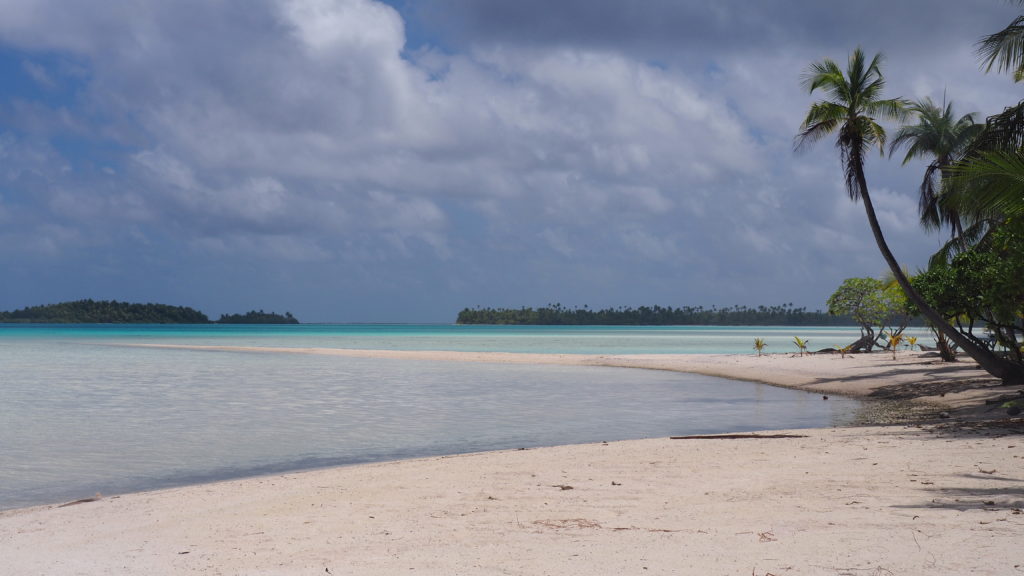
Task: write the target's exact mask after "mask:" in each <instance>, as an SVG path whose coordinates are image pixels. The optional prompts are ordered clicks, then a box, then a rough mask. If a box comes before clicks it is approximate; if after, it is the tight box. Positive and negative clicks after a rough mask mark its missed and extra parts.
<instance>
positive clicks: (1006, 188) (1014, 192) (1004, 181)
mask: <svg viewBox="0 0 1024 576" xmlns="http://www.w3.org/2000/svg"><path fill="white" fill-rule="evenodd" d="M949 170H950V172H951V174H952V175H953V176H952V178H951V184H952V187H951V189H952V190H954V194H951V195H950V198H949V199H948V200H947V202H949V203H950V204H951V205H953V206H955V207H956V208H957V209H958V210H959V211H960V212H964V213H971V214H974V215H980V216H982V217H986V216H991V217H999V216H1003V217H1007V218H1014V217H1020V216H1024V155H1022V154H1021V152H1020V151H989V152H979V153H978V154H977V155H976V156H971V157H970V158H967V159H966V160H964V161H962V162H960V163H959V164H957V165H956V166H953V167H951V168H950V169H949Z"/></svg>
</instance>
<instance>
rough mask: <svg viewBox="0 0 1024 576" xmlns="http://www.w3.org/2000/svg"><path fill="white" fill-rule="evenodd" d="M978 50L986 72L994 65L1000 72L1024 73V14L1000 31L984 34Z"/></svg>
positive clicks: (1015, 74) (1017, 75)
mask: <svg viewBox="0 0 1024 576" xmlns="http://www.w3.org/2000/svg"><path fill="white" fill-rule="evenodd" d="M977 51H978V55H979V56H980V57H981V65H982V67H983V68H984V69H985V71H986V72H991V71H992V68H993V67H994V68H995V69H996V71H998V72H1011V73H1013V74H1014V78H1015V79H1016V78H1018V77H1019V76H1020V75H1021V74H1022V73H1024V15H1022V16H1018V17H1017V18H1015V19H1014V20H1013V22H1011V23H1010V25H1009V26H1007V27H1006V28H1004V29H1002V30H1000V31H999V32H996V33H994V34H989V35H988V36H984V37H983V38H982V39H981V40H979V41H978V45H977Z"/></svg>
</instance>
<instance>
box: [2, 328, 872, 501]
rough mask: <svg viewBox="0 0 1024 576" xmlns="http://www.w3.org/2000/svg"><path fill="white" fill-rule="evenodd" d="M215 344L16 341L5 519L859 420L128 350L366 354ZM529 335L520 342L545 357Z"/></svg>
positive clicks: (124, 339)
mask: <svg viewBox="0 0 1024 576" xmlns="http://www.w3.org/2000/svg"><path fill="white" fill-rule="evenodd" d="M204 328H206V327H195V328H193V329H192V331H191V332H189V331H184V330H178V331H174V330H171V331H170V332H173V334H172V335H170V336H169V335H168V333H167V331H162V330H160V329H138V333H136V334H132V333H131V330H127V331H126V330H124V329H123V327H116V328H114V327H108V328H107V329H106V330H107V331H106V332H103V330H104V329H103V328H100V329H97V328H90V329H81V330H77V331H76V328H73V327H65V328H60V327H52V328H49V329H38V328H29V329H27V330H25V329H19V328H17V327H15V328H12V327H2V328H0V438H3V442H2V444H0V509H7V508H13V507H19V506H27V505H33V504H42V503H50V502H58V501H65V500H73V499H78V498H84V497H88V496H91V495H93V494H94V493H96V492H100V493H102V494H105V495H110V494H116V493H123V492H128V491H137V490H146V489H153V488H160V487H169V486H176V485H182V484H190V483H195V482H201V481H209V480H219V479H227V478H235V477H242V476H249V475H254V474H263V473H271V472H282V471H290V470H300V469H308V468H314V467H321V466H330V465H341V464H353V463H359V462H369V461H380V460H392V459H400V458H407V457H417V456H428V455H437V454H448V453H463V452H473V451H481V450H494V449H509V448H519V447H534V446H543V445H554V444H571V443H583V442H598V441H603V440H608V441H614V440H622V439H630V438H643V437H663V436H669V435H681V434H699V433H714V432H731V431H743V430H759V429H772V428H800V427H820V426H830V425H836V424H844V423H848V422H850V421H851V420H853V419H854V417H855V414H856V411H857V409H858V407H859V406H860V403H859V402H858V401H854V400H850V399H842V398H835V397H833V399H831V400H830V401H828V402H823V401H822V400H821V397H820V396H819V395H815V394H807V393H803V392H798V391H793V390H785V389H780V388H775V387H771V386H766V385H762V384H753V383H745V382H735V381H730V380H724V379H719V378H710V377H705V376H699V375H688V374H678V373H670V372H661V371H646V370H631V369H621V368H604V367H569V366H529V365H500V364H476V363H458V362H426V361H413V360H378V359H362V358H345V357H338V356H317V355H297V354H281V353H263V352H255V353H253V352H249V353H246V352H232V351H219V350H179V349H174V350H169V349H152V348H138V347H129V346H121V345H119V344H122V343H134V342H139V341H144V342H149V343H153V342H157V341H159V342H164V341H167V340H173V341H174V342H175V343H179V344H182V343H189V344H197V345H202V344H209V343H211V341H215V343H217V344H222V345H236V346H247V345H253V344H254V342H259V343H262V345H265V346H282V345H285V346H287V345H289V344H290V345H292V346H296V347H302V346H311V345H313V346H321V347H330V345H331V344H334V345H337V343H338V342H340V341H346V342H347V341H349V340H347V339H353V338H357V336H353V335H352V334H345V335H342V336H338V335H336V334H335V335H334V336H327V337H322V338H319V339H318V336H317V335H316V334H310V333H309V331H306V332H302V331H293V332H289V331H287V330H285V331H280V330H275V329H269V330H263V329H259V328H257V329H252V328H250V329H248V330H242V329H236V330H231V331H224V330H221V331H218V330H216V329H214V330H204ZM98 332H103V334H102V335H99V336H98V335H97V333H98ZM495 332H501V331H500V330H497V331H495ZM512 332H515V331H514V330H513V331H512ZM541 332H543V331H541ZM587 332H595V331H592V330H591V331H587ZM596 332H598V333H600V335H599V336H598V337H599V338H605V339H608V338H611V336H610V335H609V334H608V333H607V332H606V331H603V330H597V331H596ZM655 332H657V331H655ZM19 333H20V335H19ZM524 333H525V331H524V332H519V333H515V334H514V336H515V338H519V339H520V340H523V339H526V338H533V339H534V343H532V344H529V346H531V347H532V346H538V345H540V344H538V343H537V342H536V340H537V338H538V337H537V336H526V335H524ZM154 334H155V335H154ZM422 334H423V332H422V331H420V332H419V333H418V334H416V335H413V336H409V335H408V333H405V334H404V335H395V336H391V337H390V340H389V337H387V336H385V335H383V334H382V332H381V331H378V332H375V333H374V334H373V335H372V336H370V337H369V338H368V339H367V340H369V341H370V343H366V342H364V345H363V346H347V347H361V348H382V347H383V348H391V349H395V347H396V346H402V345H405V346H408V345H409V344H408V340H409V339H412V341H414V342H416V341H418V342H420V343H421V344H422V343H424V342H426V340H417V338H423V336H422ZM460 334H465V333H460ZM289 335H291V336H292V337H289ZM638 335H639V336H641V337H643V338H648V337H649V338H652V339H654V340H657V339H658V338H660V337H664V335H663V334H654V335H650V334H647V335H644V334H638ZM332 338H334V339H332ZM402 338H405V339H406V341H405V342H403V341H402ZM457 338H464V340H463V344H464V345H465V344H467V343H468V340H465V338H466V337H465V336H457ZM482 338H483V339H484V340H486V339H488V338H491V339H492V340H495V339H496V340H501V339H502V338H506V340H505V342H506V343H504V344H501V345H502V346H504V347H503V348H501V351H520V350H514V349H513V350H509V349H508V348H509V347H508V344H507V338H508V335H507V334H506V335H504V336H503V335H501V334H497V335H495V334H494V333H493V332H488V335H486V336H482ZM539 338H540V340H542V341H543V340H544V338H548V339H549V342H550V341H551V340H550V338H551V336H550V334H548V335H547V336H545V335H543V334H542V335H541V336H540V337H539ZM557 338H561V339H563V340H565V341H566V342H570V341H571V340H572V338H571V335H570V336H566V335H565V334H564V331H563V333H562V334H561V335H558V336H557ZM618 339H619V341H620V342H621V341H622V340H624V339H628V338H623V335H622V334H619V336H618ZM582 340H585V339H581V341H582ZM646 341H647V342H649V341H650V340H646ZM299 342H301V343H299ZM380 342H384V343H386V344H389V346H379V345H378V343H380ZM449 344H451V342H450V341H443V342H442V343H441V346H442V347H441V348H438V349H453V348H455V347H454V346H449ZM482 345H483V346H494V344H493V343H487V342H484V344H482ZM590 345H591V344H585V345H581V348H583V347H589V346H590ZM645 345H646V344H645ZM476 346H481V344H477V345H476ZM620 346H622V345H621V344H620ZM337 347H341V346H337ZM625 347H626V348H629V347H630V346H629V345H626V346H625ZM606 348H607V347H606ZM399 349H401V348H399ZM405 349H409V348H405ZM413 349H417V348H413ZM418 349H423V348H418ZM456 349H457V348H456ZM462 349H467V348H462ZM473 349H479V348H473ZM633 349H636V346H633ZM489 350H494V349H493V348H490V349H489ZM620 350H621V349H620ZM531 351H535V350H531ZM648 352H649V350H648ZM613 353H621V352H620V351H616V352H613Z"/></svg>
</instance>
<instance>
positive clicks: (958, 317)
mask: <svg viewBox="0 0 1024 576" xmlns="http://www.w3.org/2000/svg"><path fill="white" fill-rule="evenodd" d="M1022 278H1024V225H1022V224H1021V223H1018V222H1016V221H1011V222H1008V223H1006V224H1003V225H1002V226H1000V227H999V228H998V229H996V230H994V231H993V232H992V233H991V234H990V235H989V237H988V238H987V239H986V241H985V242H983V243H980V244H978V245H976V246H973V247H972V248H971V249H970V250H968V251H966V252H963V253H961V254H958V255H957V256H955V257H953V259H952V261H951V262H950V263H949V264H948V265H933V266H931V267H930V268H929V269H928V270H927V271H925V272H922V273H921V274H920V275H918V276H917V277H916V278H915V279H914V286H915V287H916V288H917V289H918V290H919V291H920V292H921V294H922V295H923V296H924V297H925V299H926V300H928V302H929V303H930V304H931V305H932V306H934V307H935V309H936V310H938V311H939V313H940V314H942V315H943V316H945V317H946V318H950V319H951V320H952V321H953V322H955V323H956V324H957V327H958V328H959V329H960V331H961V332H963V333H964V334H965V335H966V336H968V337H969V338H972V339H973V340H975V341H979V342H980V340H979V337H978V336H977V335H976V334H975V332H974V330H975V328H978V327H979V326H982V327H984V328H987V329H988V330H989V331H990V332H991V333H992V334H993V335H994V336H995V338H996V340H997V341H998V342H999V344H1001V345H1003V346H1005V347H1006V349H1007V350H1008V352H1009V355H1010V357H1011V358H1012V359H1014V360H1015V361H1017V362H1021V361H1022V360H1024V358H1022V357H1021V345H1022V344H1024V283H1022V282H1021V279H1022Z"/></svg>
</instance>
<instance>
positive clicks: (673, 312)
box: [456, 303, 856, 326]
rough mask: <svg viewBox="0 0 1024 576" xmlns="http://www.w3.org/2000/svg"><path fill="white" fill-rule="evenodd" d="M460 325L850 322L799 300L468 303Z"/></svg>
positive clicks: (836, 323)
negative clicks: (600, 305) (599, 305)
mask: <svg viewBox="0 0 1024 576" xmlns="http://www.w3.org/2000/svg"><path fill="white" fill-rule="evenodd" d="M456 322H457V323H458V324H504V325H565V326H850V325H855V324H856V322H855V321H854V320H853V318H852V317H850V316H848V315H846V316H843V315H830V314H828V313H826V312H822V311H820V310H816V311H813V312H810V311H808V310H807V309H806V308H794V307H793V304H792V303H790V304H783V305H780V306H758V307H756V308H750V307H747V306H731V307H726V308H718V307H715V306H712V307H711V308H704V307H703V306H696V307H694V306H683V307H681V308H673V307H671V306H667V307H663V306H640V307H639V308H632V307H623V306H620V307H618V308H605V309H602V310H593V309H591V308H590V307H588V306H583V307H582V308H580V307H575V308H566V307H563V306H562V305H561V304H548V305H547V306H542V307H540V308H527V307H522V308H480V307H477V308H466V309H464V310H462V311H461V312H459V315H458V319H457V320H456Z"/></svg>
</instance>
